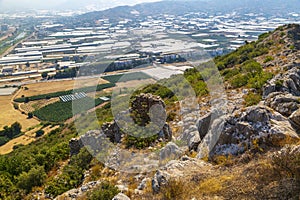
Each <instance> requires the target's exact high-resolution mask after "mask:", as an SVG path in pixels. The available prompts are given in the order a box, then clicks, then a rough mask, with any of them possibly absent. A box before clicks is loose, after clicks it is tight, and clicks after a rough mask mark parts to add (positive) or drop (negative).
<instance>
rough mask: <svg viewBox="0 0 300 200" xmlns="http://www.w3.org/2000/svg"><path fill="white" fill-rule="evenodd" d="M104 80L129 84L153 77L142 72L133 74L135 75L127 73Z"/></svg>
mask: <svg viewBox="0 0 300 200" xmlns="http://www.w3.org/2000/svg"><path fill="white" fill-rule="evenodd" d="M103 79H104V80H107V81H109V82H110V83H117V82H118V81H120V82H127V81H132V80H145V79H151V77H150V76H148V75H147V74H144V73H142V72H133V73H127V74H125V75H123V74H116V75H110V76H105V77H103Z"/></svg>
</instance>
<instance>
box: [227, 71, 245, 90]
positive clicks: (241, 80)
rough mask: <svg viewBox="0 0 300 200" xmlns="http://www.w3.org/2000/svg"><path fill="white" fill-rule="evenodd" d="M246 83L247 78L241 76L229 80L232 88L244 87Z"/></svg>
mask: <svg viewBox="0 0 300 200" xmlns="http://www.w3.org/2000/svg"><path fill="white" fill-rule="evenodd" d="M247 83H248V76H247V75H243V74H238V75H236V76H234V77H233V78H232V79H231V80H230V84H231V85H232V87H234V88H239V87H242V86H245V85H247Z"/></svg>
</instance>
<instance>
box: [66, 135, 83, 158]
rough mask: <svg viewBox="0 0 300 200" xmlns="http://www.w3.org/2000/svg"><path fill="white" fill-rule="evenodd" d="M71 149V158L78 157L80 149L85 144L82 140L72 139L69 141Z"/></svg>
mask: <svg viewBox="0 0 300 200" xmlns="http://www.w3.org/2000/svg"><path fill="white" fill-rule="evenodd" d="M69 147H70V154H71V156H73V155H77V154H78V153H79V152H80V149H81V148H82V147H83V143H82V141H81V140H80V139H76V138H72V139H71V140H70V141H69Z"/></svg>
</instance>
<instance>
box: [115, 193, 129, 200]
mask: <svg viewBox="0 0 300 200" xmlns="http://www.w3.org/2000/svg"><path fill="white" fill-rule="evenodd" d="M112 200H130V198H129V197H128V196H126V195H125V194H123V193H119V194H117V195H116V196H114V198H113V199H112Z"/></svg>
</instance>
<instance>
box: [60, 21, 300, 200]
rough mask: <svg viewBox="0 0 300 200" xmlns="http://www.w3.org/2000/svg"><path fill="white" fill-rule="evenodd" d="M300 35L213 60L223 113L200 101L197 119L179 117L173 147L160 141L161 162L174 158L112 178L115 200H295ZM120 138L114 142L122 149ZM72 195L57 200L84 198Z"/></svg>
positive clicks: (294, 31) (294, 29) (299, 29)
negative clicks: (221, 89)
mask: <svg viewBox="0 0 300 200" xmlns="http://www.w3.org/2000/svg"><path fill="white" fill-rule="evenodd" d="M299 34H300V26H299V25H287V26H284V27H280V28H278V29H276V30H275V31H274V32H270V33H266V34H264V35H262V36H260V38H259V40H258V41H257V42H253V43H248V44H246V45H245V46H243V47H241V48H240V49H238V50H237V51H235V52H232V53H231V54H228V55H226V56H223V57H218V58H216V59H215V63H216V65H217V66H218V68H219V70H220V73H221V74H222V76H223V77H224V81H225V85H226V94H227V95H228V98H227V101H228V102H227V104H228V107H226V109H227V110H225V109H224V108H223V107H224V105H225V104H224V101H220V103H219V104H215V107H213V108H210V109H208V108H207V107H209V106H207V105H208V104H209V103H210V101H209V95H208V96H207V95H204V96H199V100H200V112H199V111H192V110H185V112H182V113H181V114H182V116H181V118H175V120H174V121H172V122H171V123H170V127H171V128H172V129H173V130H175V131H174V133H173V136H172V141H170V136H168V134H163V135H165V136H168V137H167V138H168V139H167V140H165V142H166V144H165V146H164V148H162V149H161V151H160V159H162V158H165V157H168V158H169V156H170V155H176V156H173V157H172V160H171V161H169V162H167V163H166V164H164V165H163V166H161V167H160V168H159V169H158V170H157V171H155V172H149V173H144V172H141V173H136V174H126V173H118V172H113V174H114V176H115V180H116V185H117V187H118V188H119V190H120V191H121V192H122V193H121V194H119V196H118V197H116V198H115V199H271V198H273V199H299V197H300V184H299V182H300V173H299V166H300V162H299V159H300V150H299V149H300V137H299V128H300V109H299V108H300V107H299V103H300V102H299V96H300V72H299V66H300V65H299V64H300V61H299V56H300V54H299V41H300V40H299V36H300V35H299ZM149 97H151V95H150V96H149V95H148V96H147V95H144V94H143V95H142V96H140V97H137V99H139V100H138V101H135V103H134V104H133V105H134V106H133V107H135V108H139V109H137V110H139V111H141V110H143V108H144V107H143V106H142V105H149V102H153V101H154V100H155V98H157V97H153V98H154V100H151V99H152V97H151V98H150V99H149ZM147 98H148V99H147ZM159 101H161V100H159ZM141 102H144V103H141ZM162 104H163V105H164V103H162ZM216 105H217V106H216ZM163 107H164V108H165V106H163ZM218 107H219V108H218ZM220 108H221V109H220ZM148 109H149V108H148V107H146V110H145V111H143V112H142V113H141V115H139V116H143V115H145V116H144V117H142V118H141V119H147V112H148ZM137 110H136V112H137V113H138V112H139V111H137ZM199 113H200V115H202V116H201V117H198V116H199ZM141 119H140V120H141ZM115 126H117V125H116V123H115V122H113V123H112V124H105V125H104V126H103V128H104V130H105V131H104V133H105V134H108V135H109V138H111V137H112V136H113V135H114V134H117V135H118V134H120V133H119V131H118V130H117V129H116V128H113V127H115ZM110 127H112V128H110ZM114 130H116V131H114ZM167 133H169V132H167ZM121 135H122V134H121ZM121 135H119V136H118V137H117V138H119V139H117V140H116V139H114V141H115V142H121V143H122V140H121V139H120V138H122V137H123V136H121ZM113 138H115V135H114V137H113ZM167 141H170V142H167ZM180 141H181V142H182V141H185V142H186V145H187V147H188V148H186V146H185V145H182V144H180ZM155 144H158V143H157V141H156V142H155ZM152 146H153V144H152ZM151 148H152V147H151ZM149 149H150V148H149ZM77 152H79V151H77ZM88 184H90V183H88ZM81 190H82V189H81ZM77 192H78V193H77V194H78V195H75V196H74V192H72V191H71V192H70V191H69V192H67V193H65V194H63V196H64V197H67V198H68V197H76V198H79V197H80V198H82V197H84V196H85V195H86V194H85V193H84V192H82V191H80V190H78V191H77ZM125 195H127V197H126V196H125Z"/></svg>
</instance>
